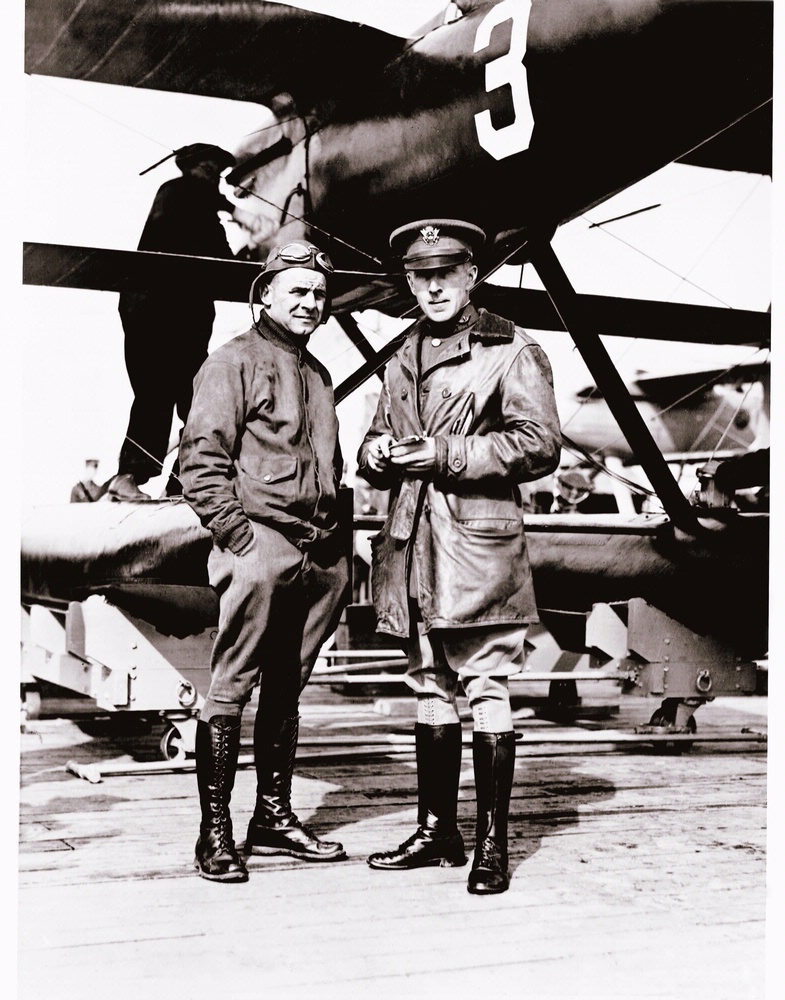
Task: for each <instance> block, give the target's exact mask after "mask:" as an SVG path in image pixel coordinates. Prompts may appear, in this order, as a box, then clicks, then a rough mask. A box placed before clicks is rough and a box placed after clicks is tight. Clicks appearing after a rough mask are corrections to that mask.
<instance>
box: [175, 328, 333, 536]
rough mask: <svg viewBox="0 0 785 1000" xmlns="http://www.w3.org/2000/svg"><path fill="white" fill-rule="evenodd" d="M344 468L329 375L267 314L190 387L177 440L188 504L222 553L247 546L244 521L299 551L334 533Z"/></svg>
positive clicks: (217, 356)
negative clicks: (188, 407) (274, 534)
mask: <svg viewBox="0 0 785 1000" xmlns="http://www.w3.org/2000/svg"><path fill="white" fill-rule="evenodd" d="M341 471H342V460H341V452H340V446H339V444H338V420H337V418H336V415H335V405H334V402H333V389H332V383H331V381H330V375H329V373H328V371H327V369H326V368H325V367H324V365H322V364H321V363H320V362H319V361H317V360H316V358H315V357H314V356H313V355H312V354H311V353H310V352H309V351H308V350H306V349H305V347H304V346H301V345H300V344H298V343H295V342H294V341H293V340H291V339H289V337H287V336H286V334H285V333H284V331H282V330H281V329H280V327H278V326H277V325H276V324H274V323H273V322H272V321H271V320H269V319H268V318H267V315H266V313H265V312H264V310H262V311H261V315H260V317H259V320H258V321H257V324H256V326H255V327H254V328H253V329H251V330H248V331H247V332H246V333H243V334H240V335H239V336H238V337H235V338H234V339H233V340H230V341H228V343H226V344H224V345H223V346H222V347H219V348H218V350H216V351H214V352H213V353H212V354H211V355H210V357H209V358H208V359H207V360H206V361H205V363H204V364H203V365H202V367H201V368H200V370H199V372H198V374H197V376H196V378H195V380H194V397H193V403H192V404H191V410H190V412H189V414H188V420H187V421H186V425H185V427H184V429H183V434H182V438H181V440H180V473H179V478H180V481H181V483H182V484H183V493H184V495H185V498H186V500H187V501H188V503H189V504H190V505H191V507H193V509H194V510H195V511H196V513H197V514H198V515H199V520H200V521H201V522H202V524H203V525H204V526H205V527H207V528H209V529H210V531H211V532H212V534H213V537H214V539H215V542H216V544H217V545H218V546H219V547H220V548H229V549H231V550H232V551H234V552H238V551H241V550H242V549H243V548H244V547H245V546H247V545H248V544H249V543H250V540H251V539H252V538H253V531H252V529H251V527H250V525H249V524H248V519H251V520H254V521H260V522H261V523H262V524H268V525H269V526H270V527H273V528H276V529H277V530H278V531H280V532H282V533H283V534H284V535H286V536H287V537H288V538H289V539H290V540H291V541H292V542H293V543H294V544H295V545H298V546H300V547H303V546H306V545H309V544H312V543H314V542H318V541H325V540H326V539H327V538H328V537H329V536H331V535H332V534H333V532H334V531H335V528H336V525H337V489H338V482H339V480H340V476H341Z"/></svg>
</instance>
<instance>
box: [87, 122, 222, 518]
mask: <svg viewBox="0 0 785 1000" xmlns="http://www.w3.org/2000/svg"><path fill="white" fill-rule="evenodd" d="M175 163H176V164H177V166H178V167H179V169H180V170H181V171H182V174H183V176H182V177H177V178H174V179H173V180H169V181H166V183H164V184H162V185H161V187H160V188H159V189H158V193H157V194H156V196H155V200H154V201H153V206H152V208H151V209H150V214H149V215H148V217H147V222H146V223H145V227H144V229H143V231H142V236H141V238H140V240H139V246H138V248H137V249H139V250H154V251H158V252H161V253H175V254H188V255H189V256H197V257H221V258H231V257H233V256H234V254H233V253H232V250H231V247H230V246H229V243H228V241H227V239H226V233H225V232H224V228H223V226H222V224H221V221H220V219H219V218H218V213H219V212H229V213H230V214H233V213H234V208H235V206H234V205H233V204H232V202H230V201H229V200H228V199H227V198H225V197H224V196H223V195H222V194H221V193H220V191H219V189H218V184H219V180H220V177H221V172H222V171H223V170H225V169H226V168H227V167H230V166H233V165H234V163H235V159H234V157H233V156H232V154H231V153H228V152H227V151H226V150H225V149H221V148H220V147H219V146H212V145H208V144H206V143H202V142H197V143H194V144H193V145H190V146H183V147H182V148H181V149H179V150H178V151H177V153H176V154H175ZM119 310H120V319H121V321H122V324H123V330H124V332H125V365H126V369H127V371H128V378H129V379H130V382H131V388H132V389H133V392H134V401H133V404H132V406H131V414H130V417H129V420H128V430H127V431H126V436H125V440H124V441H123V445H122V448H121V450H120V458H119V462H118V469H117V473H116V475H115V476H113V477H112V479H111V480H110V482H109V483H108V485H107V490H106V494H107V498H108V499H111V500H132V501H144V500H150V497H149V496H148V495H147V494H146V493H144V492H143V491H142V490H140V489H139V486H140V485H141V484H143V483H146V482H147V480H148V479H151V478H152V477H154V476H157V475H160V473H161V469H162V467H163V462H164V459H165V458H166V453H167V449H168V446H169V435H170V433H171V429H172V411H173V409H174V408H175V407H176V409H177V414H178V416H179V417H180V419H181V420H182V421H183V423H185V419H186V417H187V416H188V411H189V410H190V407H191V398H192V394H193V379H194V376H195V375H196V373H197V371H198V370H199V368H200V367H201V364H202V362H203V361H204V360H205V359H206V357H207V344H208V342H209V340H210V335H211V334H212V330H213V320H214V319H215V306H214V303H213V299H212V297H211V296H210V294H209V292H208V291H205V290H203V289H200V288H199V287H198V286H195V285H189V286H183V287H180V286H173V285H172V284H171V283H169V282H160V283H156V284H152V283H151V285H150V286H149V287H148V288H147V289H145V290H144V291H139V292H137V291H126V292H121V293H120V303H119ZM172 472H173V475H172V477H171V478H170V480H169V483H168V485H167V489H166V493H167V495H169V496H173V495H178V494H180V493H181V492H182V490H181V488H180V484H179V482H178V481H177V479H176V478H175V477H176V474H177V466H176V465H175V468H174V469H173V470H172Z"/></svg>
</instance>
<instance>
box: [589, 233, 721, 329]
mask: <svg viewBox="0 0 785 1000" xmlns="http://www.w3.org/2000/svg"><path fill="white" fill-rule="evenodd" d="M581 218H584V219H586V221H587V222H588V223H590V228H595V229H597V230H598V231H599V232H601V233H605V235H606V236H611V237H612V238H613V239H614V240H618V241H619V243H623V244H624V246H626V247H629V248H630V250H634V251H635V253H637V254H640V255H641V257H645V258H646V259H647V260H650V261H651V262H652V264H656V265H657V266H658V267H661V268H662V269H663V270H664V271H668V273H669V274H673V275H675V276H676V277H677V278H680V279H681V281H682V282H684V283H685V284H687V285H691V286H692V287H693V288H695V289H697V290H698V291H699V292H701V293H702V294H703V295H708V296H709V298H710V299H714V301H715V302H719V303H720V305H723V306H725V307H726V308H727V309H732V308H733V306H731V305H730V303H729V302H725V301H724V300H723V299H721V298H720V297H719V296H718V295H714V293H713V292H710V291H708V290H707V289H706V288H701V286H700V285H697V284H696V283H695V282H694V281H690V280H689V278H687V277H685V276H684V275H683V274H679V272H678V271H675V270H674V269H673V268H672V267H668V265H667V264H663V262H662V261H661V260H657V258H656V257H652V255H651V254H648V253H646V251H645V250H641V249H640V247H636V246H635V245H634V244H633V243H630V242H629V240H625V239H622V237H621V236H618V235H617V234H616V233H613V232H611V231H610V230H609V229H605V227H604V226H603V224H602V223H594V222H592V220H591V219H590V218H589V216H588V215H585V214H584V215H583V216H581Z"/></svg>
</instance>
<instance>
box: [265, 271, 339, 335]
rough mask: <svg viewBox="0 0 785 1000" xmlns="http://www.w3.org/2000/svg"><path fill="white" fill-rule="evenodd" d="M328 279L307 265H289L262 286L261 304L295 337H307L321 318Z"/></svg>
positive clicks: (272, 317) (325, 300)
mask: <svg viewBox="0 0 785 1000" xmlns="http://www.w3.org/2000/svg"><path fill="white" fill-rule="evenodd" d="M326 302H327V279H326V278H325V276H324V275H323V274H321V273H320V272H319V271H312V270H311V269H310V268H307V267H290V268H287V269H286V270H285V271H278V272H277V274H275V275H274V277H273V278H272V279H271V280H270V281H269V282H268V283H267V284H266V285H264V287H263V288H262V305H263V306H264V308H265V309H266V310H267V315H268V316H269V317H270V319H271V320H273V322H275V323H277V324H278V325H279V326H281V327H283V328H284V330H287V331H288V332H289V333H291V334H292V335H293V336H295V337H307V336H308V335H309V334H311V333H313V331H314V330H315V329H316V327H317V326H318V325H319V323H321V321H322V315H323V313H324V307H325V304H326Z"/></svg>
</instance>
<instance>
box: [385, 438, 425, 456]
mask: <svg viewBox="0 0 785 1000" xmlns="http://www.w3.org/2000/svg"><path fill="white" fill-rule="evenodd" d="M424 440H425V438H424V437H421V436H420V435H419V434H410V435H409V436H408V437H403V438H400V439H399V440H398V441H396V442H395V443H394V444H391V445H390V454H391V455H395V456H400V455H408V454H409V452H412V451H417V449H418V448H419V447H420V445H421V444H422V443H423V441H424Z"/></svg>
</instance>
